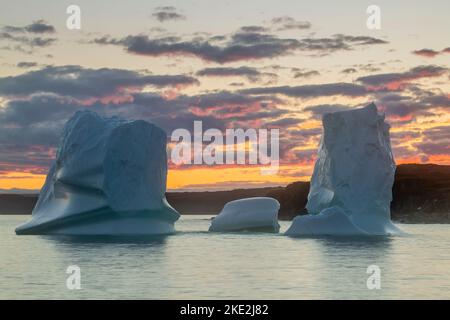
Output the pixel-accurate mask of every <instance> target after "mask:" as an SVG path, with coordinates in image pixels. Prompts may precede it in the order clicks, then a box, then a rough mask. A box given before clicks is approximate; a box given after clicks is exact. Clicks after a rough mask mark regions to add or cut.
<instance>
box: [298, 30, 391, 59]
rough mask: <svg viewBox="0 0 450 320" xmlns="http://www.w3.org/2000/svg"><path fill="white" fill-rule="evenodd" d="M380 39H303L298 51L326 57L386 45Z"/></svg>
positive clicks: (350, 37) (340, 37) (351, 37)
mask: <svg viewBox="0 0 450 320" xmlns="http://www.w3.org/2000/svg"><path fill="white" fill-rule="evenodd" d="M387 43H388V42H387V41H385V40H382V39H378V38H374V37H369V36H351V35H344V34H337V35H334V36H332V37H329V38H305V39H302V40H301V45H300V49H301V50H304V51H312V52H313V53H315V54H316V55H327V54H330V53H332V52H335V51H342V50H353V49H354V48H355V47H358V46H369V45H379V44H387Z"/></svg>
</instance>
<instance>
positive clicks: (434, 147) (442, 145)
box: [414, 126, 450, 155]
mask: <svg viewBox="0 0 450 320" xmlns="http://www.w3.org/2000/svg"><path fill="white" fill-rule="evenodd" d="M422 135H423V140H422V141H421V142H418V143H415V144H414V146H415V147H416V148H417V150H419V151H420V152H423V153H425V154H426V155H448V154H450V126H437V127H433V128H430V129H426V130H424V131H423V132H422Z"/></svg>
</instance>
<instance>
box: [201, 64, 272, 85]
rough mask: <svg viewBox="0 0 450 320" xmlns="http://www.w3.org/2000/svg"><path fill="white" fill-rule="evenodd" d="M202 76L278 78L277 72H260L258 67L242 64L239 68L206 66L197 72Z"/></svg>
mask: <svg viewBox="0 0 450 320" xmlns="http://www.w3.org/2000/svg"><path fill="white" fill-rule="evenodd" d="M196 75H197V76H202V77H205V76H206V77H245V78H247V79H248V80H250V81H260V80H261V79H262V78H263V77H270V78H277V75H276V74H275V73H268V72H260V71H259V70H258V69H256V68H251V67H245V66H241V67H238V68H227V67H220V68H205V69H202V70H199V71H198V72H197V73H196Z"/></svg>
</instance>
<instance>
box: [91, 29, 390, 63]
mask: <svg viewBox="0 0 450 320" xmlns="http://www.w3.org/2000/svg"><path fill="white" fill-rule="evenodd" d="M260 31H261V30H259V29H258V32H249V31H243V30H242V29H241V30H239V31H238V32H236V33H234V34H232V35H231V36H227V37H224V36H220V41H221V42H220V44H218V43H217V39H218V38H217V36H213V37H209V38H206V39H205V38H204V37H201V38H198V37H196V38H193V39H191V40H181V39H179V38H176V37H165V38H156V39H155V38H150V37H148V36H146V35H130V36H127V37H125V38H121V39H115V38H110V37H102V38H97V39H94V40H93V41H92V42H93V43H96V44H100V45H108V44H109V45H119V46H123V47H124V48H125V49H126V50H127V51H128V52H130V53H134V54H139V55H146V56H153V57H156V56H162V55H169V56H170V55H178V56H193V57H197V58H200V59H202V60H204V61H208V62H217V63H228V62H235V61H242V60H256V59H264V58H275V57H279V56H283V55H289V54H293V53H295V52H296V51H313V52H314V53H316V54H319V55H323V54H329V53H331V52H334V51H337V50H351V49H353V48H354V47H357V46H364V45H373V44H383V43H386V41H384V40H380V39H376V38H372V37H367V36H348V35H335V36H333V37H332V38H321V39H316V38H306V39H302V40H298V39H289V38H279V37H277V36H275V35H272V34H268V33H263V32H260Z"/></svg>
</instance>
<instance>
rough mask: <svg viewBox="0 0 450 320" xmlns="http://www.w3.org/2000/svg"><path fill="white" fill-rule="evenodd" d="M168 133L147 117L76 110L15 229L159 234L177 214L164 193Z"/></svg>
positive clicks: (19, 231)
mask: <svg viewBox="0 0 450 320" xmlns="http://www.w3.org/2000/svg"><path fill="white" fill-rule="evenodd" d="M166 139H167V138H166V133H165V132H164V131H163V130H162V129H160V128H158V127H157V126H155V125H153V124H151V123H148V122H146V121H142V120H137V121H125V120H121V119H119V118H115V117H113V118H102V117H100V116H99V115H97V114H96V113H93V112H90V111H80V112H77V113H75V115H74V116H73V117H72V118H71V119H70V120H69V121H68V122H67V123H66V125H65V128H64V131H63V134H62V139H61V141H60V145H59V148H58V151H57V154H56V160H55V161H54V162H53V164H52V166H51V168H50V170H49V172H48V174H47V178H46V181H45V184H44V186H43V188H42V190H41V192H40V195H39V200H38V202H37V204H36V206H35V208H34V209H33V213H32V218H31V220H30V221H29V222H27V223H25V224H23V225H21V226H19V227H18V228H17V229H16V233H17V234H47V233H51V234H53V233H63V234H112V235H114V234H121V235H128V234H155V233H156V234H159V233H170V232H173V231H174V228H173V223H174V222H175V221H176V220H177V219H178V217H179V214H178V213H177V212H176V211H175V210H174V209H173V208H172V207H171V206H170V205H169V204H168V203H167V201H166V198H165V191H166V177H167V154H166Z"/></svg>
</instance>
